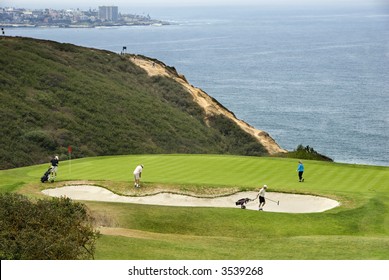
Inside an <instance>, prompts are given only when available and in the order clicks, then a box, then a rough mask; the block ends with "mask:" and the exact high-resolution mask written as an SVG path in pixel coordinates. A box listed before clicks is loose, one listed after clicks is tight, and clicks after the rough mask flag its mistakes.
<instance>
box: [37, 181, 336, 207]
mask: <svg viewBox="0 0 389 280" xmlns="http://www.w3.org/2000/svg"><path fill="white" fill-rule="evenodd" d="M42 192H43V193H44V194H46V195H49V196H54V197H61V196H66V197H69V198H71V199H73V200H93V201H107V202H125V203H138V204H149V205H166V206H187V207H231V208H237V209H240V207H239V206H236V205H235V202H236V201H237V200H239V199H241V198H246V197H248V198H251V199H254V198H255V197H256V195H257V192H252V191H251V192H239V193H236V194H233V195H229V196H223V197H216V198H198V197H193V196H187V195H179V194H171V193H159V194H155V195H149V196H141V197H132V196H120V195H117V194H114V193H113V192H111V191H109V190H107V189H105V188H101V187H96V186H90V185H79V186H66V187H60V188H55V189H46V190H43V191H42ZM266 198H268V199H267V200H266V205H265V207H264V211H268V212H285V213H313V212H323V211H326V210H329V209H332V208H334V207H337V206H339V202H337V201H335V200H332V199H328V198H324V197H318V196H312V195H298V194H286V193H273V192H267V193H266ZM270 199H271V200H274V201H276V202H272V201H270ZM277 201H279V204H277ZM246 207H247V208H246V209H249V210H258V200H255V201H251V202H249V203H247V204H246Z"/></svg>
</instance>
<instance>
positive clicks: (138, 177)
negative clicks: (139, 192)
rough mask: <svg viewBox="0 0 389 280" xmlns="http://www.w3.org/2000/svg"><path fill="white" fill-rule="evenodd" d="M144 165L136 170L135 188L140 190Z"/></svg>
mask: <svg viewBox="0 0 389 280" xmlns="http://www.w3.org/2000/svg"><path fill="white" fill-rule="evenodd" d="M142 171H143V164H141V165H138V166H137V167H136V168H135V170H134V180H135V183H134V187H135V188H140V178H141V177H142Z"/></svg>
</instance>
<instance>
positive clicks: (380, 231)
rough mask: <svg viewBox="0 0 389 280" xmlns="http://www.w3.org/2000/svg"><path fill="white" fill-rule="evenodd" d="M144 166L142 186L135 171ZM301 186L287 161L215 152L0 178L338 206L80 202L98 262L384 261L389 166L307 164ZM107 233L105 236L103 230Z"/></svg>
mask: <svg viewBox="0 0 389 280" xmlns="http://www.w3.org/2000/svg"><path fill="white" fill-rule="evenodd" d="M139 163H143V164H144V166H145V169H144V174H143V178H142V183H143V188H141V189H140V190H135V189H134V188H133V187H132V171H133V169H134V168H135V166H136V165H137V164H139ZM304 163H305V168H306V171H305V179H306V181H305V182H304V183H299V182H298V178H297V174H296V173H297V172H296V167H297V161H296V160H293V159H280V158H263V157H244V156H222V155H131V156H115V157H96V158H84V159H78V160H74V161H72V162H71V165H70V163H69V162H66V161H62V162H61V163H60V169H59V177H58V180H59V182H57V183H54V184H41V183H39V178H40V176H42V174H43V172H44V171H45V169H46V165H38V166H31V167H26V168H17V169H11V170H4V171H0V191H6V192H10V191H17V192H21V193H24V194H28V195H30V196H32V197H37V196H42V194H41V193H40V190H42V189H44V188H47V187H54V186H59V185H64V184H69V183H71V182H75V181H78V182H79V183H80V182H81V181H82V182H84V181H88V182H94V183H97V184H99V185H101V186H105V187H107V188H109V189H111V190H112V191H114V192H116V193H122V194H127V195H141V194H142V193H148V192H150V191H155V190H156V189H161V188H165V189H170V190H174V191H176V192H192V193H196V194H200V195H201V194H208V193H212V192H215V193H217V192H219V194H220V193H223V192H226V193H227V192H234V191H237V190H257V189H258V188H259V187H260V186H261V185H263V184H267V185H268V186H269V190H270V191H279V192H293V193H307V194H316V195H322V196H327V197H331V198H334V199H337V200H338V201H340V202H341V206H340V207H338V208H335V209H332V210H330V211H326V212H323V213H312V214H288V213H270V212H256V211H242V210H240V209H227V208H207V207H204V208H191V207H166V206H151V205H137V204H128V203H104V202H86V204H87V205H88V207H89V208H90V209H91V210H92V212H93V213H94V215H95V216H96V217H97V220H98V222H99V223H100V225H104V226H105V227H104V228H102V232H103V235H102V237H101V238H100V239H99V241H98V244H97V251H96V257H97V259H335V260H337V259H388V258H389V199H388V198H389V168H388V167H377V166H361V165H349V164H339V163H329V162H319V161H305V162H304ZM106 230H109V231H106Z"/></svg>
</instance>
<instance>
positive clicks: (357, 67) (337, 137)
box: [6, 6, 389, 166]
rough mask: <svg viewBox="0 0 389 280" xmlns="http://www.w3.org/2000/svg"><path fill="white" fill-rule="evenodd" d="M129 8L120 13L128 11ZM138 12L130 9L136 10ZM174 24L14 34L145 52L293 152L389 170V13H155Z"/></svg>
mask: <svg viewBox="0 0 389 280" xmlns="http://www.w3.org/2000/svg"><path fill="white" fill-rule="evenodd" d="M119 9H120V7H119ZM129 12H131V11H129ZM147 13H148V14H150V16H151V17H152V18H155V19H161V20H168V21H170V22H172V23H174V24H172V25H167V26H135V27H115V28H94V29H83V28H74V29H73V28H72V29H59V28H15V29H9V28H8V29H7V30H6V35H8V36H26V37H33V38H41V39H49V40H55V41H59V42H68V43H73V44H77V45H81V46H87V47H93V48H98V49H106V50H110V51H113V52H117V53H120V52H121V51H122V49H123V47H124V46H125V47H126V49H127V53H132V54H142V55H146V56H149V57H152V58H156V59H158V60H161V61H163V62H164V63H165V64H167V65H169V66H173V67H175V68H176V69H177V71H178V72H179V73H181V74H184V75H185V77H186V78H187V80H188V81H189V82H190V83H191V84H192V85H194V86H196V87H198V88H201V89H203V90H204V91H205V92H207V93H208V94H209V95H211V96H212V97H214V98H216V99H217V100H218V101H219V102H220V103H222V104H223V105H224V106H225V107H227V108H228V109H229V110H231V111H232V112H234V113H235V115H236V116H237V117H238V118H239V119H242V120H244V121H245V122H247V123H249V124H250V125H252V126H254V127H256V128H258V129H261V130H265V131H267V132H268V133H269V134H270V135H271V136H272V137H273V138H274V139H275V140H276V142H277V143H278V144H279V145H280V146H281V147H283V148H285V149H287V150H293V149H295V148H296V147H297V146H298V145H299V144H302V145H304V146H307V145H309V146H310V147H313V148H314V149H315V150H316V151H318V152H319V153H322V154H325V155H326V156H329V157H331V158H332V159H334V160H335V161H336V162H343V163H351V164H368V165H381V166H389V109H388V108H389V10H385V9H381V8H379V7H378V6H363V7H352V8H351V7H342V8H341V7H337V8H334V7H325V8H318V7H316V8H313V7H311V8H303V7H299V8H293V9H291V8H288V9H286V8H280V7H278V8H271V7H266V8H265V7H250V8H248V7H240V8H239V7H224V8H221V7H212V8H211V7H208V8H201V9H200V8H169V9H168V8H166V9H162V8H160V9H150V8H149V9H148V10H147Z"/></svg>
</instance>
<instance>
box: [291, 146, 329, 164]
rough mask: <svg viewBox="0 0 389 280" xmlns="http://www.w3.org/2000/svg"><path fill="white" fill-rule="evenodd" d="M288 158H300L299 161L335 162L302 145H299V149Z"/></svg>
mask: <svg viewBox="0 0 389 280" xmlns="http://www.w3.org/2000/svg"><path fill="white" fill-rule="evenodd" d="M286 157H289V158H299V159H309V160H322V161H331V162H332V161H333V159H331V158H329V157H327V156H325V155H322V154H320V153H318V152H317V151H315V150H314V149H313V148H312V147H309V145H308V146H305V147H304V146H303V145H302V144H300V145H298V146H297V148H296V149H295V150H294V151H292V152H288V153H287V154H286Z"/></svg>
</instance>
